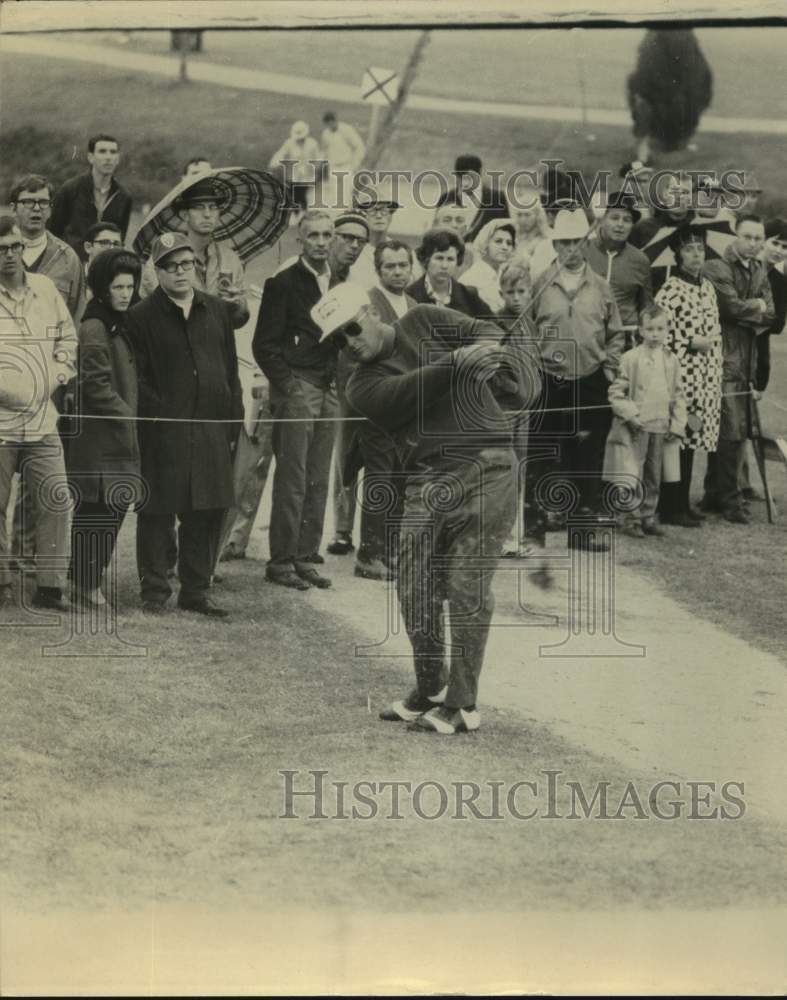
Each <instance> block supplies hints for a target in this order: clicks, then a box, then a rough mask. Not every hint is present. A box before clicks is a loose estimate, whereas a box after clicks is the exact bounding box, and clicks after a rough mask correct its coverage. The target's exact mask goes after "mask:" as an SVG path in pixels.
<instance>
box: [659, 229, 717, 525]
mask: <svg viewBox="0 0 787 1000" xmlns="http://www.w3.org/2000/svg"><path fill="white" fill-rule="evenodd" d="M670 249H671V250H672V252H673V253H674V255H675V260H676V261H677V268H676V269H675V270H673V272H672V275H671V276H670V277H669V278H668V279H667V281H666V282H665V283H664V285H663V286H662V287H661V289H660V290H659V292H658V293H657V295H656V302H657V303H658V305H660V306H661V307H662V308H663V309H665V310H666V311H667V314H668V316H669V339H668V341H667V346H668V347H669V348H670V350H671V351H672V352H673V354H675V356H676V357H677V359H678V361H679V362H680V374H681V381H682V383H683V391H684V393H685V396H686V407H687V410H688V420H687V424H686V436H685V438H684V440H683V444H682V447H681V452H680V482H677V483H665V484H663V485H662V488H661V502H660V505H659V514H660V517H661V522H662V523H663V524H677V525H679V526H680V527H683V528H699V527H701V525H702V521H703V520H704V519H705V518H704V516H703V515H702V514H700V513H699V512H698V511H696V510H694V508H693V507H692V506H691V503H690V500H689V491H690V489H691V475H692V470H693V466H694V452H695V451H696V450H697V449H698V448H703V449H705V451H707V452H714V451H716V445H717V443H718V440H719V422H720V416H721V371H722V341H721V325H720V322H719V306H718V302H717V300H716V290H715V288H714V287H713V285H712V284H711V282H710V281H709V280H708V279H707V278H705V277H703V273H702V271H703V266H704V264H705V253H706V245H705V231H704V230H703V229H700V228H697V227H693V226H685V227H682V228H679V229H677V230H676V231H675V233H674V234H673V236H672V238H671V240H670Z"/></svg>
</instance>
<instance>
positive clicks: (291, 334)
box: [251, 258, 337, 391]
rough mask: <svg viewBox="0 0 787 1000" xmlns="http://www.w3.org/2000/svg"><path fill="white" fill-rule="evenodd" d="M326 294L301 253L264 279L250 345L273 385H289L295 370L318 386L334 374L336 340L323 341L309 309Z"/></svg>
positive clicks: (295, 372)
mask: <svg viewBox="0 0 787 1000" xmlns="http://www.w3.org/2000/svg"><path fill="white" fill-rule="evenodd" d="M321 297H322V293H321V292H320V286H319V285H318V284H317V279H316V278H315V276H314V275H313V274H312V272H311V271H310V270H309V269H308V268H307V267H305V265H304V264H303V262H302V261H301V259H300V258H299V259H298V260H297V261H296V262H295V263H294V264H292V265H291V266H290V267H287V268H285V269H284V270H283V271H280V272H279V273H278V274H274V275H273V277H271V278H268V280H267V281H266V282H265V288H264V289H263V292H262V302H261V304H260V312H259V316H258V318H257V328H256V330H255V331H254V339H253V341H252V345H251V349H252V352H253V353H254V360H255V361H256V362H257V364H258V365H259V366H260V368H261V369H262V370H263V372H264V373H265V375H266V376H267V378H268V380H269V382H270V383H271V385H274V386H276V387H277V388H279V389H281V390H282V391H285V390H286V387H287V385H288V384H289V383H291V382H292V379H293V377H294V376H297V377H298V378H302V379H304V380H305V381H306V382H310V383H311V384H312V385H316V386H319V387H320V388H327V387H328V386H329V385H331V383H332V382H333V381H334V379H335V377H336V353H337V351H336V345H335V344H334V343H333V341H331V340H329V341H326V342H325V343H323V344H321V343H320V342H319V341H320V328H319V327H318V326H317V324H316V323H315V322H314V321H313V320H312V318H311V315H310V314H311V310H312V309H313V308H314V306H315V305H316V304H317V302H318V301H319V300H320V298H321Z"/></svg>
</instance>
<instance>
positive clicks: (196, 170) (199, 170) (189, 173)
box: [181, 156, 213, 179]
mask: <svg viewBox="0 0 787 1000" xmlns="http://www.w3.org/2000/svg"><path fill="white" fill-rule="evenodd" d="M212 169H213V167H212V166H211V162H210V160H209V159H208V158H207V156H192V158H191V159H190V160H187V161H186V163H184V164H183V171H182V173H181V177H182V178H184V179H185V178H186V177H198V176H199V175H200V174H207V173H210V171H211V170H212Z"/></svg>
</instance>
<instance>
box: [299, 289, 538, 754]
mask: <svg viewBox="0 0 787 1000" xmlns="http://www.w3.org/2000/svg"><path fill="white" fill-rule="evenodd" d="M312 316H313V318H314V320H315V322H316V323H317V324H318V325H319V327H320V328H321V330H322V340H326V339H328V338H331V339H334V340H337V341H338V344H339V346H341V347H342V349H343V350H344V351H345V352H346V353H347V354H348V355H349V356H350V358H351V359H352V360H353V361H355V362H357V365H356V367H355V369H354V371H353V373H352V375H351V376H350V379H349V381H348V383H347V398H348V400H349V402H350V404H351V406H352V407H353V408H354V409H356V410H357V411H358V412H360V413H362V414H363V415H364V416H366V417H367V418H368V419H369V420H371V421H372V422H373V423H374V424H376V425H377V426H378V427H380V428H381V429H382V430H384V431H386V432H388V433H389V434H390V435H391V437H392V438H393V439H394V442H395V444H396V449H397V457H398V460H399V464H400V467H401V470H402V476H403V492H404V510H403V515H402V519H401V521H399V522H398V524H399V525H400V527H399V533H400V542H399V551H398V567H397V574H398V581H397V583H398V594H399V602H400V605H401V609H402V615H403V618H404V622H405V626H406V628H407V633H408V636H409V638H410V642H411V645H412V649H413V660H414V666H415V677H416V687H415V689H414V690H413V691H411V692H410V694H409V695H407V697H406V698H404V699H403V700H402V701H398V702H395V703H394V704H393V705H391V706H390V708H388V709H386V710H385V711H383V712H382V713H381V716H380V717H381V718H382V719H384V720H386V721H391V722H410V723H412V725H413V726H414V727H415V728H416V729H418V730H421V731H423V732H429V733H439V734H443V735H452V734H454V733H459V732H468V731H471V730H475V729H478V727H479V725H480V718H479V714H478V709H477V707H476V700H477V692H478V679H479V674H480V672H481V667H482V664H483V659H484V649H485V646H486V640H487V637H488V633H489V626H490V623H491V618H492V611H493V607H494V601H493V598H492V594H491V583H492V577H493V575H494V572H495V568H496V566H497V561H498V558H499V556H500V552H501V550H502V547H503V543H504V542H505V540H506V538H507V537H508V532H509V530H510V528H511V526H512V524H513V522H514V516H515V489H514V476H513V475H512V462H513V452H512V450H511V440H512V426H511V424H510V422H509V419H508V417H507V416H506V414H505V413H504V411H503V410H502V409H501V407H500V405H499V404H498V402H497V396H496V393H498V392H506V394H507V395H508V394H513V395H516V396H517V399H518V403H519V408H521V407H525V406H528V405H529V404H530V403H531V402H532V400H531V399H530V398H529V393H528V390H527V388H526V387H528V386H529V385H532V384H533V383H532V381H531V380H530V378H529V374H528V373H527V372H526V371H523V370H522V368H523V366H525V365H526V364H527V360H526V355H525V354H524V352H521V353H520V352H517V354H516V356H514V352H513V351H506V350H504V349H502V348H500V346H499V344H498V341H499V340H500V337H501V331H500V329H499V328H498V327H497V326H496V325H495V324H494V323H492V322H489V321H486V320H474V319H471V318H469V317H467V316H464V315H462V314H461V313H457V312H455V311H454V310H451V309H445V308H443V307H441V306H433V305H418V306H416V307H414V308H413V309H411V310H409V311H408V312H407V313H405V314H404V316H402V317H401V318H400V319H397V320H395V321H394V322H393V323H392V324H387V323H383V322H382V320H381V319H380V316H379V314H378V313H377V312H376V311H375V309H374V308H373V307H372V305H371V303H370V301H369V297H368V295H367V294H366V293H365V292H364V291H363V290H362V289H360V288H358V287H356V286H353V285H352V284H350V283H345V284H343V285H339V286H338V287H336V288H334V289H332V290H331V291H330V292H329V293H328V295H326V296H325V297H324V298H323V299H322V300H321V301H320V302H319V303H318V304H317V306H316V307H315V308H314V310H313V312H312ZM444 601H446V602H447V604H448V614H449V617H450V620H451V646H450V651H449V647H448V646H447V645H446V641H445V633H444V619H443V603H444ZM449 661H450V667H449V665H448V664H449Z"/></svg>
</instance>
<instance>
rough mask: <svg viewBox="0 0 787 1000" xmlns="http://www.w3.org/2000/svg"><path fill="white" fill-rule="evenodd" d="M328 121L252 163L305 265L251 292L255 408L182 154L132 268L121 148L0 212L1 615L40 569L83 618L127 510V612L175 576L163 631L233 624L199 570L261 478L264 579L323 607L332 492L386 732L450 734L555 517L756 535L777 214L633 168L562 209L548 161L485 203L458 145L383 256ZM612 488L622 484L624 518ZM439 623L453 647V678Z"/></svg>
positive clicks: (222, 271) (103, 145) (232, 542)
mask: <svg viewBox="0 0 787 1000" xmlns="http://www.w3.org/2000/svg"><path fill="white" fill-rule="evenodd" d="M323 125H324V130H323V132H322V135H321V137H320V140H319V141H318V140H316V139H315V138H313V137H312V136H311V135H310V130H309V126H308V125H307V124H306V123H305V122H302V121H299V122H295V124H294V125H293V126H292V128H291V130H290V134H289V136H288V138H287V140H286V141H285V143H284V144H283V145H282V147H281V148H280V149H279V150H278V151H277V152H276V154H275V155H274V157H273V159H272V161H271V164H270V167H272V168H277V169H280V170H281V171H282V176H283V177H284V179H285V180H286V183H287V186H288V190H289V191H290V193H291V195H292V203H291V204H292V209H291V211H292V216H293V219H292V221H293V225H294V226H295V227H296V228H295V232H296V234H297V242H298V247H299V253H298V255H297V256H296V257H294V258H292V259H291V260H290V261H286V262H285V263H284V264H283V265H282V266H281V267H280V268H279V269H278V271H277V272H276V273H275V274H273V275H272V276H271V277H269V278H268V279H267V281H266V282H265V285H264V288H263V290H262V298H261V303H260V307H259V312H258V316H257V318H256V326H255V328H254V336H253V354H254V359H255V361H256V363H257V365H258V368H259V371H258V373H257V377H256V378H255V388H254V393H253V395H254V400H253V412H246V413H244V405H243V396H242V391H241V383H240V379H239V374H238V357H237V353H236V341H235V336H236V333H235V332H236V331H237V330H239V329H240V328H241V327H243V326H244V325H245V324H246V323H248V322H249V320H250V309H249V303H248V290H247V283H246V275H245V270H244V265H243V263H242V261H241V259H240V258H239V256H238V254H237V253H236V252H235V250H234V249H233V247H232V246H231V245H230V244H229V243H227V242H225V241H220V240H216V238H215V235H214V234H215V232H216V230H217V228H218V225H219V222H220V220H221V218H222V216H223V213H225V212H226V211H227V210H228V209H229V208H230V207H231V206H230V205H229V204H228V203H227V194H226V191H225V190H224V189H223V188H221V186H220V185H217V184H216V183H215V181H214V171H213V170H212V167H211V164H210V162H209V161H208V160H207V159H206V158H205V157H203V156H196V157H193V158H192V159H191V160H190V161H189V163H188V164H187V165H186V167H185V168H184V172H183V176H184V180H183V181H182V183H181V189H180V190H181V194H180V196H179V198H178V201H177V204H176V209H177V212H178V216H179V218H180V220H181V222H182V226H181V228H179V229H177V230H174V229H173V230H172V231H167V232H163V233H161V234H159V235H158V236H156V238H155V239H154V240H153V241H152V244H151V245H150V247H149V255H148V257H147V259H145V260H142V259H140V258H139V257H138V256H137V255H136V254H135V253H133V252H132V251H131V250H129V249H127V240H128V236H129V232H128V230H129V224H130V218H131V208H132V204H131V198H130V197H129V195H128V193H127V192H126V190H125V189H124V188H123V186H122V184H121V183H120V182H119V181H118V180H117V179H116V173H117V171H118V168H119V164H120V162H121V155H120V154H121V149H120V144H119V142H118V140H117V139H116V138H115V137H113V136H111V135H108V134H101V135H97V136H94V137H93V138H91V139H90V141H89V143H88V146H87V160H88V165H89V169H88V170H87V171H86V172H85V173H84V174H82V175H81V176H79V177H77V178H75V179H73V180H70V181H68V182H67V183H65V184H64V185H63V186H62V187H61V188H60V189H59V190H57V191H55V190H53V187H52V185H51V184H50V183H49V181H48V180H47V178H46V177H44V176H41V175H39V174H36V173H33V172H31V173H28V174H26V175H24V176H20V177H18V178H17V179H16V180H15V181H14V183H13V185H12V187H11V190H10V191H9V192H8V202H9V206H10V213H9V214H6V215H4V216H2V218H0V350H2V357H3V364H2V367H0V441H1V442H2V448H0V512H2V514H3V516H2V517H0V606H2V605H5V604H9V603H11V602H12V601H13V598H14V593H15V591H14V586H13V582H14V574H15V573H16V572H19V573H20V574H21V575H22V576H23V577H24V575H25V574H26V573H27V574H34V576H35V582H36V587H35V592H34V594H33V597H32V602H33V605H34V606H36V607H41V608H47V609H55V610H66V609H69V608H71V607H83V608H84V607H100V606H102V605H103V604H104V603H105V602H106V600H107V595H108V591H109V590H111V588H110V587H109V583H108V580H109V574H108V572H107V571H108V568H109V567H110V566H111V565H112V560H113V555H114V550H115V543H116V540H117V537H118V532H119V531H120V529H121V526H122V524H123V521H124V518H125V516H126V514H127V512H128V511H129V510H130V509H133V510H135V511H136V514H137V518H136V559H137V570H138V577H139V588H140V599H141V606H142V609H143V610H144V611H145V612H146V613H149V614H162V613H163V612H164V611H165V609H166V606H167V603H168V601H169V599H170V597H171V595H172V593H173V588H174V587H175V586H176V585H177V589H178V595H177V603H178V606H179V607H180V608H181V609H183V610H185V611H191V612H195V613H200V614H204V615H208V616H210V617H215V618H221V617H226V615H227V610H226V609H225V608H224V607H223V606H222V605H221V604H220V603H218V602H216V601H215V599H214V594H215V592H216V584H217V583H220V581H221V573H220V572H219V573H217V568H220V564H221V562H222V561H223V562H227V561H231V560H238V559H243V558H245V557H246V553H247V547H248V544H249V538H250V532H251V529H252V526H253V524H254V521H255V518H256V515H257V511H258V508H259V505H260V500H261V497H262V494H263V491H264V488H265V484H266V480H267V478H268V473H269V469H270V467H271V464H272V461H273V460H274V459H275V464H274V465H273V476H272V509H271V518H270V533H269V539H270V542H269V561H268V563H267V566H266V570H265V575H266V578H267V580H268V581H270V583H272V584H275V585H279V586H283V587H287V588H291V589H293V590H298V591H305V590H308V589H310V588H311V587H318V588H329V587H330V586H331V579H330V578H329V577H328V576H327V575H326V573H325V558H324V556H323V555H322V553H321V549H322V542H323V531H324V521H325V512H326V507H327V501H328V497H329V494H330V491H331V484H332V491H333V492H332V496H333V516H334V525H333V531H332V538H331V540H330V542H329V544H328V545H327V551H328V552H329V553H330V554H332V555H336V556H342V555H348V554H350V553H356V555H355V568H354V572H355V574H356V576H358V577H360V578H362V579H364V580H371V581H380V580H382V581H388V580H390V581H394V580H395V581H397V586H398V591H399V600H400V605H401V608H402V614H403V618H404V621H405V624H406V626H407V629H408V634H409V635H410V639H411V642H412V646H413V657H414V664H415V675H416V687H415V688H414V690H413V691H412V692H411V693H410V694H409V695H408V696H407V697H406V698H404V699H403V700H402V701H401V702H397V703H395V704H394V705H393V706H391V707H390V709H388V710H387V711H386V713H383V717H384V718H388V719H391V720H394V721H398V720H404V721H408V722H410V723H412V724H413V725H415V726H416V727H420V728H423V729H428V730H429V731H433V732H440V733H452V732H460V731H463V730H471V729H474V728H477V725H478V713H477V707H476V690H477V684H478V675H479V672H480V669H481V662H482V659H483V650H484V643H485V639H486V634H487V630H488V627H489V622H490V620H491V616H492V608H493V605H492V596H491V580H492V575H493V573H494V563H495V561H496V560H497V559H498V558H499V557H500V556H509V557H513V558H517V557H519V558H527V557H528V556H530V555H531V554H534V553H537V552H538V550H539V549H540V548H542V547H543V546H544V545H545V538H546V533H547V532H548V531H550V530H555V529H560V528H565V527H567V526H568V527H569V528H571V526H572V524H576V523H581V525H582V530H580V531H577V530H569V531H568V532H567V542H568V544H569V546H571V547H572V548H578V549H581V550H584V551H603V550H605V549H606V547H607V542H606V541H605V537H604V531H603V529H604V528H605V527H609V526H610V525H612V524H617V525H618V527H619V528H620V529H621V530H622V531H625V532H626V533H627V534H628V535H630V536H632V537H634V538H637V539H645V538H646V537H651V538H654V539H658V538H659V537H660V536H662V535H664V533H665V528H664V526H665V525H666V526H675V527H678V528H681V529H691V530H697V529H700V528H702V527H703V525H705V524H706V523H707V519H708V517H709V516H710V515H714V514H717V515H720V516H721V517H723V518H724V519H726V521H727V522H729V523H731V524H734V525H739V526H744V525H746V524H748V523H749V521H750V506H749V505H750V503H752V502H755V501H756V499H757V498H758V494H757V491H756V489H755V488H754V486H753V483H752V482H751V481H750V479H749V475H750V470H749V467H748V465H749V463H748V458H747V455H748V452H747V441H748V440H749V439H752V438H755V437H756V436H757V434H756V426H757V423H756V422H757V414H756V404H757V400H758V399H759V398H760V396H761V394H762V393H763V392H765V390H766V388H767V385H768V379H769V358H770V353H769V338H770V336H772V335H774V334H780V333H781V332H782V330H783V328H784V324H785V302H786V296H785V287H786V285H787V279H786V278H785V273H784V262H785V259H787V222H786V221H785V220H783V219H780V218H767V219H764V218H762V217H761V216H760V215H758V214H757V211H756V204H757V198H758V196H759V193H760V191H759V188H758V185H757V184H756V182H755V181H754V180H753V178H751V177H748V178H747V180H746V183H745V185H744V187H745V192H744V197H742V198H740V197H739V198H738V200H737V201H736V200H735V194H736V192H735V191H732V192H731V191H730V190H728V189H726V188H725V187H724V186H722V185H721V184H719V185H716V184H714V183H710V182H705V183H699V182H695V183H691V181H690V180H686V179H683V178H682V177H677V178H676V179H674V180H673V181H672V183H671V184H669V185H668V186H666V187H663V188H662V189H661V193H660V195H659V198H658V199H657V200H656V201H654V200H653V199H652V198H651V197H649V196H648V190H649V188H648V186H647V184H646V181H647V179H648V178H649V176H650V175H649V172H648V168H647V167H645V166H643V165H642V164H633V165H627V167H625V168H624V169H623V170H622V171H621V173H620V177H619V180H620V183H619V184H618V186H617V189H616V190H614V191H610V192H607V193H606V195H605V196H604V197H603V198H602V199H601V200H599V199H596V200H595V201H594V202H593V203H592V204H584V203H583V200H582V198H581V197H580V192H579V190H578V188H577V185H576V184H573V183H572V176H571V175H570V174H568V173H564V172H562V171H561V170H559V169H557V168H556V167H555V166H554V164H550V165H549V166H547V167H546V168H545V169H544V170H542V171H540V173H539V175H538V178H537V180H533V181H531V182H530V183H529V184H528V183H525V184H524V185H520V186H519V188H518V190H517V198H516V200H514V199H513V198H512V199H510V201H509V199H508V198H507V197H506V194H505V192H503V191H502V190H501V188H500V187H499V185H495V184H494V183H492V182H490V180H489V178H488V177H487V176H486V174H485V172H484V169H483V165H482V162H481V160H480V159H479V158H478V157H477V156H473V155H462V156H460V157H458V159H457V162H456V168H455V171H454V175H453V183H452V184H451V185H449V186H448V187H447V189H446V191H445V192H444V193H443V196H442V197H441V199H440V203H439V204H438V205H437V206H436V207H435V209H434V214H433V218H432V221H431V226H430V228H429V229H428V230H427V231H426V232H424V233H423V235H422V237H421V238H420V239H419V240H418V241H417V245H411V243H410V242H408V241H406V240H403V239H400V238H394V237H392V235H391V234H390V230H391V228H392V224H393V222H394V220H395V214H396V212H397V211H398V210H399V209H400V208H401V206H400V204H399V203H398V201H397V200H396V199H395V198H393V197H386V196H384V195H383V194H382V193H381V192H380V191H378V190H370V189H369V188H364V189H360V188H358V189H357V190H355V194H354V197H353V200H352V205H351V206H347V205H346V204H340V203H339V202H340V198H339V190H340V188H341V183H342V178H343V177H345V178H346V177H347V176H350V177H352V173H353V171H355V170H357V169H358V167H359V166H360V164H361V163H362V160H363V155H364V146H363V141H362V139H361V137H360V136H359V135H358V133H357V132H356V131H355V129H353V128H352V127H351V126H349V125H347V124H346V123H344V122H341V121H340V120H339V119H338V118H337V116H336V115H335V114H333V113H330V112H329V113H327V114H326V115H325V117H324V120H323ZM315 164H317V165H318V166H317V169H315V166H314V165H315ZM30 167H31V170H32V169H34V168H35V164H31V165H30ZM317 189H319V190H320V193H321V201H318V200H316V199H315V197H314V195H315V190H317ZM332 199H333V200H332ZM326 202H327V204H329V205H330V206H332V207H328V208H326V207H322V206H323V205H324V204H325V203H326ZM334 206H335V207H334ZM697 451H703V452H705V454H706V455H707V472H706V475H705V480H704V489H703V495H702V497H701V498H700V500H699V503H698V504H696V503H694V502H692V496H691V487H692V475H693V470H694V456H695V453H696V452H697ZM15 482H16V483H18V485H17V487H16V489H15V488H14V484H15ZM610 485H611V486H617V487H619V486H621V485H623V486H625V487H626V491H627V495H629V502H628V503H627V504H626V505H625V508H624V509H616V508H615V507H614V506H611V503H610V496H611V495H612V494H613V493H614V490H612V491H611V490H610V488H609V486H610ZM556 489H557V490H558V493H559V494H560V495H561V496H563V497H564V498H565V497H567V498H568V500H566V501H565V502H564V503H562V504H555V503H554V502H553V501H554V496H555V495H556V494H555V490H556ZM14 496H16V500H15V501H13V497H14ZM441 497H442V499H441ZM447 497H450V498H451V499H447ZM358 513H360V518H358V516H357V515H358ZM358 520H359V527H358V534H357V535H356V521H358ZM426 529H428V530H427V532H426V536H425V535H424V531H425V530H426ZM356 542H357V552H356ZM69 580H70V584H71V590H70V601H69V599H67V597H66V595H67V593H68V592H69ZM110 597H111V598H112V599H114V597H115V595H110ZM444 602H448V604H447V606H448V608H449V613H450V614H451V615H452V616H454V617H453V618H452V642H453V644H454V645H455V646H457V647H461V649H462V650H463V651H464V652H463V653H461V655H458V656H456V657H455V659H453V660H452V661H451V663H450V666H449V664H448V658H447V657H445V656H443V652H442V650H443V642H444V634H443V629H444V625H443V624H442V623H443V618H444V616H443V604H444Z"/></svg>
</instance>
